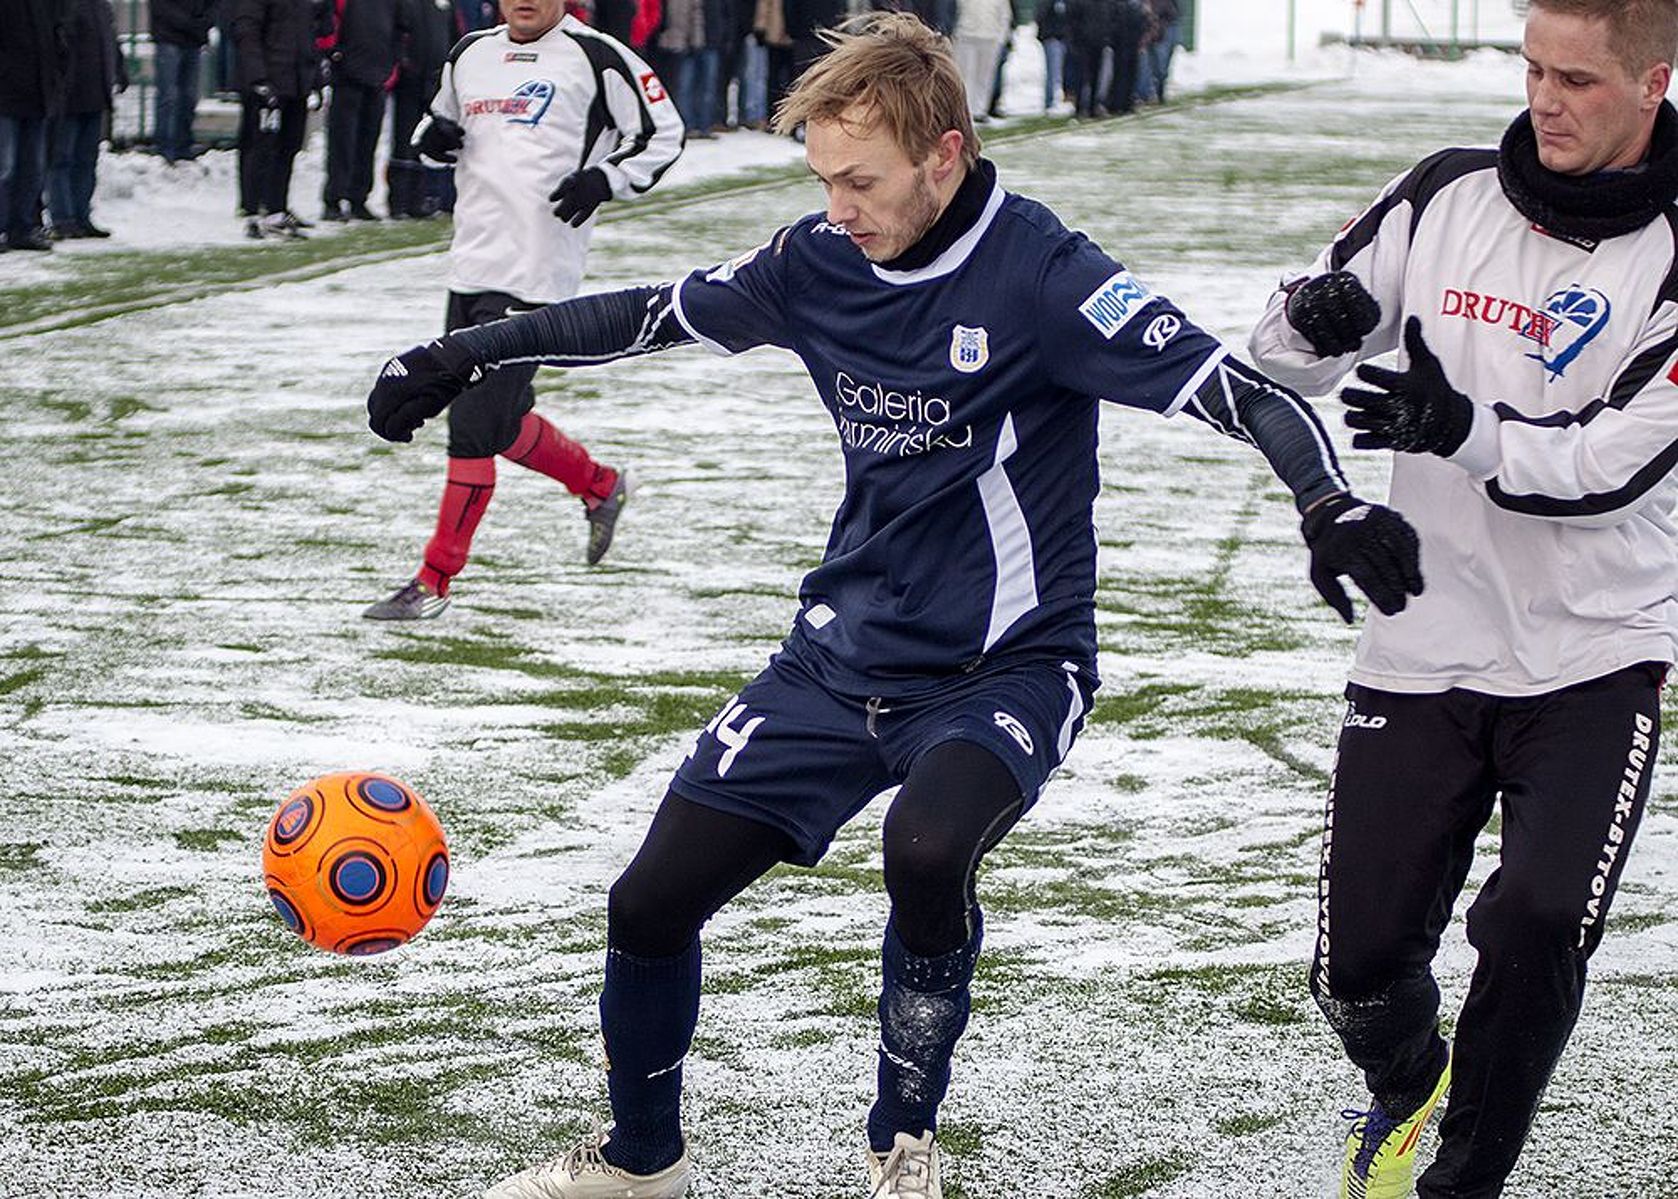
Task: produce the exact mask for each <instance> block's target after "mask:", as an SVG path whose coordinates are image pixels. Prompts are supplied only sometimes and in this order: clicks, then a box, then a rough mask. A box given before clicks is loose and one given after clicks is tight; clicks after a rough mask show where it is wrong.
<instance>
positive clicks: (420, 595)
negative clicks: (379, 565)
mask: <svg viewBox="0 0 1678 1199" xmlns="http://www.w3.org/2000/svg"><path fill="white" fill-rule="evenodd" d="M448 606H449V597H448V596H446V595H438V594H437V593H436V592H435V591H432V590H431V589H430V588H429V587H427V586H426V585H425V584H424V583H422V582H420V581H419V580H418V579H409V580H408V581H407V582H406V583H404V584H402V586H400V587H398V588H397V589H396V590H395V591H393V592H391V594H390V597H389V598H388V599H382V600H380V601H379V602H378V603H376V604H374V605H372V606H371V607H369V608H368V609H367V610H366V611H365V612H363V613H362V615H363V616H365V617H366V618H367V619H368V620H430V619H431V618H432V617H434V616H441V615H442V614H443V609H444V608H447V607H448Z"/></svg>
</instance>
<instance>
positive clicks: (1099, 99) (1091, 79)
mask: <svg viewBox="0 0 1678 1199" xmlns="http://www.w3.org/2000/svg"><path fill="white" fill-rule="evenodd" d="M1122 2H1123V0H1067V9H1066V16H1067V30H1068V34H1069V38H1068V44H1067V68H1068V73H1069V74H1071V75H1073V76H1075V79H1074V82H1073V85H1072V94H1073V96H1074V97H1075V100H1074V106H1075V109H1076V112H1077V115H1078V116H1080V117H1095V116H1105V115H1106V114H1107V105H1106V104H1105V103H1104V100H1103V96H1102V92H1101V60H1102V58H1103V56H1104V55H1105V53H1106V50H1107V44H1108V43H1109V42H1110V41H1112V38H1113V27H1114V25H1115V24H1116V22H1117V15H1116V14H1117V11H1118V6H1119V5H1120V4H1121V3H1122Z"/></svg>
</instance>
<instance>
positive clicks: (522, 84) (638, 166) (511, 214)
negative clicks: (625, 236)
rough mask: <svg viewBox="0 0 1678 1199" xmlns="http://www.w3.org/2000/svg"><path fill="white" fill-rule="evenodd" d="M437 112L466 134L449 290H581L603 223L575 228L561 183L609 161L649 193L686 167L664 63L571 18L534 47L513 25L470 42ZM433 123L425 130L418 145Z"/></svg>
mask: <svg viewBox="0 0 1678 1199" xmlns="http://www.w3.org/2000/svg"><path fill="white" fill-rule="evenodd" d="M431 114H433V115H435V116H438V117H446V118H448V119H449V120H451V121H456V122H458V123H459V124H460V125H461V126H462V127H463V128H464V129H465V130H466V143H465V145H464V146H463V147H462V148H461V150H460V156H459V161H458V163H457V165H456V168H455V186H456V189H457V192H458V198H457V200H456V202H455V211H454V241H453V243H452V244H451V246H450V253H449V289H450V290H451V291H454V292H460V293H476V292H486V291H497V292H505V293H507V294H509V295H513V296H517V297H518V298H519V299H521V300H524V301H526V302H527V303H532V304H547V303H554V302H556V301H559V300H563V299H567V298H569V297H570V296H573V295H575V294H576V291H577V286H578V284H579V283H580V282H581V281H582V276H583V263H584V260H585V259H586V257H587V254H588V243H589V236H590V234H591V233H592V231H593V222H592V220H591V221H590V222H589V223H587V224H585V225H584V226H583V227H582V228H580V229H573V228H572V227H571V226H570V225H568V224H566V223H565V222H564V221H561V220H559V219H558V218H557V217H555V216H554V215H553V205H552V204H551V203H550V202H549V201H548V195H549V193H550V192H552V191H553V189H554V186H555V185H556V184H557V183H558V182H559V181H560V180H561V179H563V178H564V177H565V176H566V175H569V174H570V173H571V172H573V171H575V170H578V169H580V168H582V167H588V166H597V167H599V168H600V169H601V170H602V171H604V172H605V175H606V178H607V180H608V181H609V182H610V183H611V185H612V195H613V196H614V197H615V198H617V199H628V198H631V197H634V196H637V195H640V194H641V193H643V192H645V191H647V190H648V189H649V188H651V187H652V186H653V185H654V184H655V183H657V182H658V180H659V178H660V176H662V175H663V174H664V172H665V171H666V170H668V169H669V167H670V164H671V163H673V162H675V161H676V159H677V157H678V156H679V155H680V154H681V152H682V139H683V136H684V134H685V130H684V128H683V125H682V119H681V117H680V116H678V115H677V113H676V105H675V103H674V102H673V101H671V99H670V97H669V95H668V93H666V91H665V90H664V85H663V84H662V83H661V82H660V81H659V78H658V76H657V75H656V74H654V72H653V70H652V68H651V67H649V66H648V65H647V64H646V63H645V62H643V61H642V60H641V59H640V58H639V57H637V56H636V54H635V52H634V51H632V50H630V49H629V48H628V47H627V46H624V45H622V44H621V43H619V42H617V41H614V40H613V39H612V38H609V37H607V36H606V35H605V34H602V33H598V32H596V31H595V30H593V29H590V28H589V27H588V26H587V25H584V24H583V23H582V22H580V21H578V20H576V19H575V18H574V17H570V16H567V17H565V18H564V19H562V20H561V21H560V23H559V24H558V25H556V26H555V27H554V28H553V29H551V30H549V31H548V32H547V33H546V34H544V35H543V36H542V37H540V38H537V39H536V40H535V41H531V42H515V41H513V40H512V39H511V38H509V37H508V36H507V27H506V26H504V25H503V26H499V27H497V28H495V29H486V30H482V31H480V32H478V33H474V34H471V35H469V36H468V37H466V38H465V39H464V40H463V41H461V42H460V44H459V45H457V46H456V47H455V49H454V52H453V53H452V54H450V56H449V61H448V64H447V65H446V66H445V67H444V68H443V76H442V82H441V84H440V86H439V87H438V90H437V96H436V98H435V99H434V100H433V101H432V102H431ZM429 123H430V117H427V119H426V120H425V121H422V122H421V123H420V126H419V128H418V129H416V130H415V133H414V138H415V142H416V144H417V143H418V140H419V138H420V137H421V136H422V135H423V134H424V132H425V130H426V127H427V125H429Z"/></svg>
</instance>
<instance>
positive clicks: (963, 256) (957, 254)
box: [869, 181, 1008, 287]
mask: <svg viewBox="0 0 1678 1199" xmlns="http://www.w3.org/2000/svg"><path fill="white" fill-rule="evenodd" d="M1007 198H1008V193H1007V192H1005V191H1003V190H1002V184H1001V182H1000V181H998V182H996V183H993V184H991V190H990V199H988V200H986V201H985V208H984V211H983V212H981V213H980V214H979V219H978V220H976V221H974V222H973V227H972V228H971V229H969V230H968V231H967V232H966V233H963V234H962V235H961V236H960V237H958V238H956V239H955V241H954V242H953V243H951V245H950V248H949V249H947V250H945V251H944V252H943V253H942V254H940V255H938V257H936V258H934V259H933V260H932V261H931V262H929V263H927V264H926V265H925V266H923V267H920V268H918V269H917V270H912V271H888V270H886V268H885V267H883V266H880V265H879V264H878V263H870V264H869V265H870V266H872V267H873V268H874V277H875V278H876V279H878V280H880V281H881V282H882V283H890V284H892V285H893V286H896V287H906V286H908V285H909V284H911V283H925V282H927V281H928V280H929V279H942V278H943V277H944V276H945V275H948V274H951V273H953V272H954V271H956V270H957V269H958V268H960V266H961V265H962V264H963V263H964V262H966V261H967V260H968V258H970V257H972V254H973V248H974V247H975V246H977V245H978V244H979V239H980V238H981V237H983V236H984V235H985V230H987V229H989V228H990V227H991V222H992V221H994V220H995V219H996V214H997V213H998V212H999V211H1000V210H1001V208H1002V201H1003V200H1005V199H1007Z"/></svg>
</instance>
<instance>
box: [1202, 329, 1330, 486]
mask: <svg viewBox="0 0 1678 1199" xmlns="http://www.w3.org/2000/svg"><path fill="white" fill-rule="evenodd" d="M1188 411H1189V412H1190V413H1192V414H1193V415H1194V416H1197V417H1199V418H1200V419H1201V420H1203V421H1205V422H1206V423H1207V424H1209V425H1211V426H1212V427H1213V428H1215V429H1217V430H1218V431H1219V432H1221V433H1226V434H1228V435H1229V436H1231V437H1237V438H1240V439H1241V440H1242V441H1246V442H1250V443H1251V444H1253V445H1255V446H1257V447H1258V450H1259V452H1260V453H1262V454H1263V455H1264V457H1265V460H1266V461H1268V462H1269V463H1270V468H1271V469H1272V470H1274V471H1275V472H1276V476H1277V477H1278V478H1279V479H1281V480H1282V482H1284V483H1286V484H1287V486H1288V490H1289V491H1291V492H1293V499H1294V504H1295V506H1296V507H1297V508H1298V509H1299V510H1300V511H1301V512H1304V511H1305V509H1307V508H1309V507H1310V506H1311V505H1312V504H1314V503H1316V502H1317V501H1318V500H1320V499H1323V498H1324V497H1325V496H1330V495H1333V494H1334V493H1335V492H1337V491H1347V490H1349V488H1348V487H1347V484H1346V479H1345V476H1344V475H1342V474H1341V473H1340V460H1339V459H1338V458H1337V457H1336V456H1335V453H1334V445H1333V443H1332V442H1331V441H1330V440H1329V437H1328V430H1326V429H1324V428H1323V424H1322V421H1321V420H1319V419H1318V418H1317V414H1316V412H1315V411H1313V410H1312V408H1311V405H1310V404H1308V403H1306V402H1305V401H1304V400H1302V399H1300V398H1299V397H1298V396H1297V395H1295V394H1294V393H1293V392H1291V391H1288V390H1287V389H1286V388H1283V387H1281V386H1279V385H1278V384H1276V383H1273V382H1272V381H1271V380H1270V379H1268V378H1266V377H1265V376H1264V375H1262V374H1260V373H1259V372H1258V371H1256V370H1254V369H1253V368H1252V367H1250V366H1247V365H1246V364H1244V363H1241V362H1238V361H1236V360H1235V359H1233V358H1226V359H1225V360H1224V361H1223V362H1221V363H1219V364H1218V367H1217V369H1215V370H1214V371H1212V373H1211V374H1210V375H1208V376H1207V378H1206V381H1205V382H1204V383H1203V384H1201V386H1200V390H1199V391H1197V392H1196V393H1195V395H1194V398H1193V399H1192V400H1191V401H1190V402H1189V405H1188Z"/></svg>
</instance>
